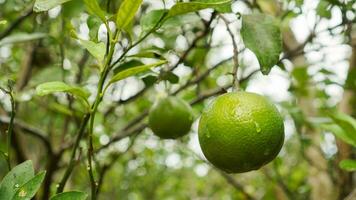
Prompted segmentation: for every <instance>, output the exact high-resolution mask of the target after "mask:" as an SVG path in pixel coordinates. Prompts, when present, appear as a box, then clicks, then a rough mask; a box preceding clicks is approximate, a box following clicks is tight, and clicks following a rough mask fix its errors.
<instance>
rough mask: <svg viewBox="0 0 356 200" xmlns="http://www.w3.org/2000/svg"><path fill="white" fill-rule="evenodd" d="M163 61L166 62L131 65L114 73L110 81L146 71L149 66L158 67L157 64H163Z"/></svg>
mask: <svg viewBox="0 0 356 200" xmlns="http://www.w3.org/2000/svg"><path fill="white" fill-rule="evenodd" d="M165 63H167V61H165V60H162V61H159V62H156V63H153V64H150V65H142V66H138V67H133V68H129V69H126V70H123V71H121V72H119V73H117V74H115V75H114V76H113V77H112V79H111V80H110V83H114V82H117V81H120V80H122V79H125V78H128V77H130V76H134V75H136V74H139V73H142V72H146V71H148V70H150V69H151V68H154V67H158V66H160V65H163V64H165Z"/></svg>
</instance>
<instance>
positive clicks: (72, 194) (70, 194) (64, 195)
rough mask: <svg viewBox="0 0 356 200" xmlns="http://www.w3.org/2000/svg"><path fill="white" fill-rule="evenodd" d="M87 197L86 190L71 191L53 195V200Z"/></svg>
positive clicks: (81, 199) (83, 199) (74, 199)
mask: <svg viewBox="0 0 356 200" xmlns="http://www.w3.org/2000/svg"><path fill="white" fill-rule="evenodd" d="M87 197H88V195H87V194H85V193H84V192H77V191H71V192H63V193H60V194H56V195H55V196H53V197H51V200H85V199H87Z"/></svg>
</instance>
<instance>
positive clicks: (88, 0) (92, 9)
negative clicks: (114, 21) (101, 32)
mask: <svg viewBox="0 0 356 200" xmlns="http://www.w3.org/2000/svg"><path fill="white" fill-rule="evenodd" d="M84 3H85V5H86V7H87V9H88V11H89V13H90V14H92V15H96V16H98V17H99V18H100V19H101V21H103V22H106V17H105V12H104V11H103V10H102V9H101V8H100V5H99V3H98V1H97V0H84Z"/></svg>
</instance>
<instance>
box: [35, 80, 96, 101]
mask: <svg viewBox="0 0 356 200" xmlns="http://www.w3.org/2000/svg"><path fill="white" fill-rule="evenodd" d="M36 92H37V95H39V96H44V95H48V94H52V93H55V92H68V93H70V94H72V95H74V96H76V97H80V98H83V99H87V98H88V97H89V95H90V93H89V92H88V91H86V90H85V89H83V88H80V87H75V86H70V85H67V84H65V83H63V82H59V81H54V82H47V83H43V84H40V85H38V86H37V87H36Z"/></svg>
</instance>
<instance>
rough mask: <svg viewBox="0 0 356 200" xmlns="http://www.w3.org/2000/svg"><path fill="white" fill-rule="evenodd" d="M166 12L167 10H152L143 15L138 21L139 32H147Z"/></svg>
mask: <svg viewBox="0 0 356 200" xmlns="http://www.w3.org/2000/svg"><path fill="white" fill-rule="evenodd" d="M167 12H168V11H167V10H152V11H151V12H149V13H147V14H146V15H144V16H143V17H142V18H141V21H140V25H141V32H142V33H147V32H149V31H151V30H152V29H154V28H155V26H156V25H157V24H158V23H159V21H160V20H161V19H162V18H163V17H164V15H165V14H166V13H167Z"/></svg>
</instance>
